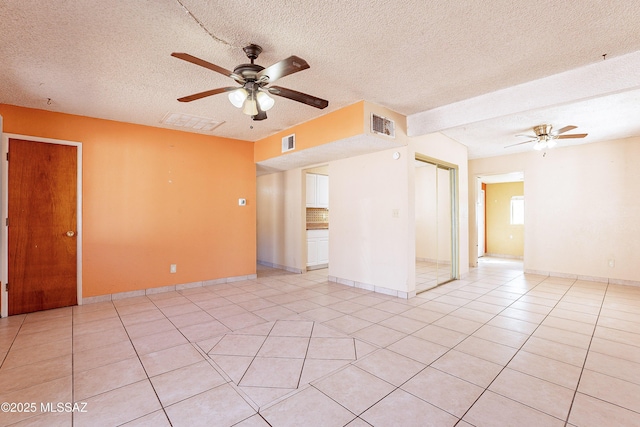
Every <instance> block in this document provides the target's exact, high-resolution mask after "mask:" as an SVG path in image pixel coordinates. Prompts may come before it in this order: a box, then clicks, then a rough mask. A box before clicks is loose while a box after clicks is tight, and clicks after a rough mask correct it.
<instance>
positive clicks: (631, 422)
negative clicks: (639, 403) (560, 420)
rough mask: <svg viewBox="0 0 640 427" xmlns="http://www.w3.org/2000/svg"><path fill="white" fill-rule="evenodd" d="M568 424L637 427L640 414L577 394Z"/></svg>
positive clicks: (639, 422) (598, 426) (597, 426)
mask: <svg viewBox="0 0 640 427" xmlns="http://www.w3.org/2000/svg"><path fill="white" fill-rule="evenodd" d="M569 424H572V425H576V426H580V427H601V426H639V425H640V414H638V413H637V412H634V411H630V410H628V409H625V408H621V407H620V406H617V405H613V404H611V403H607V402H604V401H602V400H599V399H595V398H593V397H591V396H587V395H585V394H582V393H577V394H576V397H575V400H574V401H573V405H572V407H571V414H570V415H569Z"/></svg>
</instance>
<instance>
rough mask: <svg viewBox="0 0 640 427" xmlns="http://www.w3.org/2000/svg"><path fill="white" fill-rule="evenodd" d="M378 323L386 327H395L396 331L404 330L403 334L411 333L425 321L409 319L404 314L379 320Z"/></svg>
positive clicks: (418, 328)
mask: <svg viewBox="0 0 640 427" xmlns="http://www.w3.org/2000/svg"><path fill="white" fill-rule="evenodd" d="M379 324H380V325H382V326H386V327H387V328H391V329H395V330H396V331H400V332H404V333H405V334H412V333H414V332H416V331H418V330H420V329H422V328H424V327H425V326H427V322H423V321H420V320H415V319H410V318H408V317H404V316H393V317H389V318H388V319H385V320H383V321H381V322H379Z"/></svg>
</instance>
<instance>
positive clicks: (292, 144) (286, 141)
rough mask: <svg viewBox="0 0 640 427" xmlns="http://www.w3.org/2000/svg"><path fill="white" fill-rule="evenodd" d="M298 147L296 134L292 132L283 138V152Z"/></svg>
mask: <svg viewBox="0 0 640 427" xmlns="http://www.w3.org/2000/svg"><path fill="white" fill-rule="evenodd" d="M295 148H296V134H295V133H294V134H291V135H289V136H285V137H284V138H282V152H283V153H286V152H287V151H291V150H295Z"/></svg>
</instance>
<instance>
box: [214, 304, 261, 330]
mask: <svg viewBox="0 0 640 427" xmlns="http://www.w3.org/2000/svg"><path fill="white" fill-rule="evenodd" d="M266 310H269V309H268V308H267V309H266ZM220 322H221V323H222V324H223V325H224V326H226V327H227V328H229V329H231V330H232V331H235V330H237V329H243V328H247V327H249V326H254V325H258V324H261V323H265V322H266V320H265V319H264V318H262V317H260V316H259V315H255V314H253V313H249V312H247V313H243V314H236V315H235V316H229V317H225V318H223V319H220Z"/></svg>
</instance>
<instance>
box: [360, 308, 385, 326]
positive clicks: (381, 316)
mask: <svg viewBox="0 0 640 427" xmlns="http://www.w3.org/2000/svg"><path fill="white" fill-rule="evenodd" d="M351 315H352V316H354V317H357V318H359V319H363V320H366V321H368V322H371V323H380V322H382V321H383V320H385V319H388V318H390V317H391V316H393V314H392V313H389V312H388V311H384V310H378V309H377V308H375V307H367V308H365V309H362V310H359V311H356V312H354V313H352V314H351Z"/></svg>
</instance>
